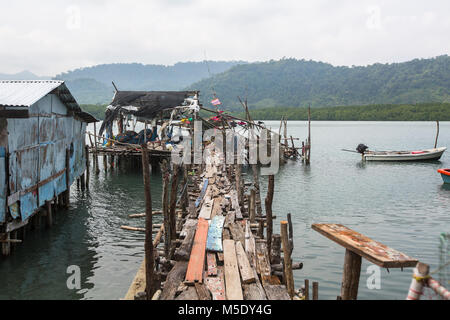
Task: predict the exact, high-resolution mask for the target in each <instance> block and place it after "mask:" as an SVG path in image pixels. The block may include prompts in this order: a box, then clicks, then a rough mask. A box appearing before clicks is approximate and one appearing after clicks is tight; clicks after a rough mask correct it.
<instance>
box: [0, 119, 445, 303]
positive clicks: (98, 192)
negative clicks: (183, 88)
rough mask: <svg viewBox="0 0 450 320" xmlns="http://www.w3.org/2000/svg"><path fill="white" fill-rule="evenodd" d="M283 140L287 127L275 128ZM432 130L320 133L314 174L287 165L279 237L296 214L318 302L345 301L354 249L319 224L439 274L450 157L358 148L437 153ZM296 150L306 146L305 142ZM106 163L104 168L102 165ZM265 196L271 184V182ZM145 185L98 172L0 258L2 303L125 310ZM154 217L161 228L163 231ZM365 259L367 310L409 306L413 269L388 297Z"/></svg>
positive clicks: (321, 125)
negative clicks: (389, 159)
mask: <svg viewBox="0 0 450 320" xmlns="http://www.w3.org/2000/svg"><path fill="white" fill-rule="evenodd" d="M266 124H267V125H269V126H272V128H273V129H276V130H277V129H278V126H279V122H266ZM435 131H436V130H435V124H434V123H432V122H313V124H312V156H311V165H310V166H304V165H303V164H302V163H300V162H288V163H287V164H286V165H285V166H283V167H282V168H281V169H280V171H279V174H278V175H277V176H276V178H275V197H274V205H273V206H274V214H276V215H277V220H276V221H275V230H276V231H278V230H279V221H280V220H281V219H283V218H284V217H285V216H286V214H287V213H291V214H292V218H293V224H294V237H295V248H294V253H293V255H294V260H295V261H302V262H303V264H304V267H303V269H302V270H297V271H294V277H295V281H296V287H300V286H301V285H302V284H303V281H304V279H309V280H310V283H311V282H312V281H319V296H320V298H321V299H336V296H337V295H339V293H340V282H341V279H342V266H343V263H344V252H345V250H344V249H343V248H342V247H341V246H339V245H338V244H336V243H334V242H332V241H330V240H328V239H326V238H325V237H323V236H322V235H320V234H318V233H317V232H315V231H313V230H312V229H311V224H312V223H320V222H329V223H341V224H344V225H346V226H348V227H350V228H352V229H354V230H356V231H359V232H361V233H363V234H365V235H367V236H369V237H371V238H373V239H375V240H378V241H380V242H382V243H384V244H386V245H388V246H390V247H392V248H395V249H397V250H399V251H402V252H404V253H406V254H408V255H410V256H412V257H416V258H418V259H420V260H421V261H423V262H425V263H428V264H430V266H431V269H432V270H434V269H436V267H437V266H438V264H439V235H440V233H442V232H450V215H449V210H448V208H449V204H450V188H449V187H446V186H444V185H443V183H442V180H441V177H440V175H439V174H438V173H437V172H436V170H437V169H438V168H441V167H450V154H449V153H445V154H444V156H443V158H442V159H441V160H440V161H437V162H428V163H393V164H389V163H363V162H361V158H360V156H359V155H358V154H353V153H347V152H343V151H341V149H342V148H347V149H354V148H355V147H356V145H357V144H359V143H361V142H363V143H365V144H367V145H368V146H369V147H371V149H378V150H382V149H419V148H429V147H432V146H433V145H434V138H435ZM288 134H289V135H293V136H294V137H300V138H302V139H303V138H304V137H306V134H307V129H306V124H305V122H302V121H291V122H289V123H288ZM297 143H298V142H297ZM439 145H440V146H448V147H450V123H441V130H440V138H439ZM101 164H102V161H100V165H101ZM160 182H161V176H160V174H159V173H158V172H153V173H152V198H153V208H154V209H158V208H160V205H161V190H160V187H161V183H160ZM261 182H262V195H263V196H264V195H265V192H266V185H267V180H266V179H265V178H264V177H262V179H261ZM144 208H145V205H144V198H143V187H142V177H141V175H140V172H139V171H137V170H132V169H131V170H130V169H127V170H126V171H124V170H122V171H121V170H108V172H107V174H105V173H104V171H103V170H102V171H101V173H100V175H99V176H95V175H94V174H92V173H91V177H90V192H84V193H83V192H81V191H79V190H77V188H76V187H75V186H73V187H72V191H71V206H70V209H69V210H67V211H60V212H58V213H57V216H56V224H55V225H54V226H53V227H52V228H51V229H45V228H42V229H40V230H36V231H31V232H29V233H28V234H27V237H26V241H25V243H24V244H22V245H18V246H17V247H16V249H15V251H14V253H13V255H12V256H10V257H8V258H7V259H3V258H0V273H1V274H2V276H1V277H0V299H119V298H122V297H123V296H124V295H125V293H126V291H127V290H128V287H129V285H130V283H131V281H132V279H133V277H134V275H135V274H136V271H137V269H138V268H139V265H140V263H141V262H142V259H143V238H144V235H143V234H141V233H136V232H129V231H124V230H121V229H120V226H121V225H133V226H143V220H140V219H129V218H128V215H129V214H131V213H140V212H143V211H144ZM160 219H161V218H160V217H158V216H156V217H155V220H156V223H158V222H160ZM70 265H77V266H79V267H80V269H81V278H82V281H81V289H80V290H69V289H68V288H67V286H66V280H67V278H68V276H69V274H67V273H66V270H67V267H68V266H70ZM368 266H370V263H368V262H367V261H365V260H364V259H363V265H362V271H361V279H360V287H359V296H358V297H359V299H404V298H405V297H406V294H407V291H408V287H409V284H410V281H411V274H412V269H411V268H407V269H404V270H403V271H401V270H398V269H390V270H389V272H388V271H387V270H386V269H382V270H381V289H379V290H377V289H373V290H369V289H368V288H367V285H366V281H367V279H368V277H369V274H366V270H367V267H368Z"/></svg>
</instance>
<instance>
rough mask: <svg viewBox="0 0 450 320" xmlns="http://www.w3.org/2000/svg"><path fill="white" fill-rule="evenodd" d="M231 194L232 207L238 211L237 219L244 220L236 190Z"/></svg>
mask: <svg viewBox="0 0 450 320" xmlns="http://www.w3.org/2000/svg"><path fill="white" fill-rule="evenodd" d="M230 195H231V207H232V208H233V210H234V211H235V212H236V219H237V220H242V219H243V217H242V212H241V207H240V206H239V200H238V196H237V192H236V190H232V191H231V194H230Z"/></svg>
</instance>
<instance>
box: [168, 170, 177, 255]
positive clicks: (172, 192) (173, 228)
mask: <svg viewBox="0 0 450 320" xmlns="http://www.w3.org/2000/svg"><path fill="white" fill-rule="evenodd" d="M178 168H179V167H178V165H176V164H174V165H173V172H172V186H171V190H170V208H169V221H170V240H171V241H173V240H176V238H177V233H176V232H177V229H176V218H177V217H176V215H175V209H176V205H177V188H178ZM171 251H172V250H171Z"/></svg>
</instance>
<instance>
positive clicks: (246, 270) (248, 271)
mask: <svg viewBox="0 0 450 320" xmlns="http://www.w3.org/2000/svg"><path fill="white" fill-rule="evenodd" d="M236 257H237V260H238V265H239V271H240V273H241V279H242V283H252V282H255V280H256V279H255V275H254V273H253V269H252V267H251V266H250V262H249V261H248V258H247V254H246V253H245V251H244V247H243V246H242V243H241V242H239V241H238V242H236Z"/></svg>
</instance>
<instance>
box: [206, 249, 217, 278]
mask: <svg viewBox="0 0 450 320" xmlns="http://www.w3.org/2000/svg"><path fill="white" fill-rule="evenodd" d="M206 265H207V274H208V276H217V262H216V254H215V253H213V252H208V253H207V254H206Z"/></svg>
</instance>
